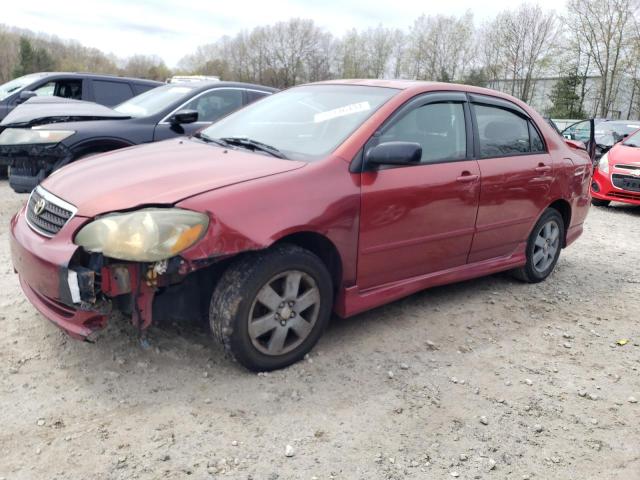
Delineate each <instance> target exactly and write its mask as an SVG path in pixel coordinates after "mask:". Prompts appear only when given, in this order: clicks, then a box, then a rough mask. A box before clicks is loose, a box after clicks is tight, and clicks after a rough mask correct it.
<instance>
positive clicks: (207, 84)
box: [165, 81, 278, 93]
mask: <svg viewBox="0 0 640 480" xmlns="http://www.w3.org/2000/svg"><path fill="white" fill-rule="evenodd" d="M165 85H171V86H172V87H176V86H181V87H187V88H191V89H194V90H207V89H209V88H222V87H227V88H246V89H249V90H259V91H261V92H269V93H274V92H277V91H278V89H277V88H273V87H265V86H264V85H256V84H253V83H242V82H221V81H201V82H176V83H166V84H165Z"/></svg>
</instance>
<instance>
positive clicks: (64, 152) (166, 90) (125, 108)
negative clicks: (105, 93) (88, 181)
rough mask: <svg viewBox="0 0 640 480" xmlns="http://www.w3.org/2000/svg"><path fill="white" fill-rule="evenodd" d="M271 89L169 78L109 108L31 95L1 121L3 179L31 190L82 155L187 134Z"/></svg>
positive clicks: (0, 139)
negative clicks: (5, 174) (5, 167)
mask: <svg viewBox="0 0 640 480" xmlns="http://www.w3.org/2000/svg"><path fill="white" fill-rule="evenodd" d="M274 92H276V89H274V88H270V87H263V86H261V85H251V84H247V83H237V82H191V83H171V84H166V85H164V86H162V87H158V88H154V89H153V90H150V91H148V92H145V93H143V94H142V95H138V96H137V97H134V98H132V99H130V100H127V101H126V102H123V103H121V104H120V105H118V106H116V107H114V108H108V107H105V106H103V105H98V104H96V103H89V102H82V101H77V100H69V99H60V100H54V101H53V102H52V101H51V100H52V99H51V97H49V98H44V97H37V98H32V99H29V100H28V101H26V102H25V103H24V104H23V105H20V107H18V108H16V109H15V110H14V111H13V112H11V113H10V114H9V115H7V117H6V118H5V119H4V120H3V121H2V122H0V130H1V131H2V132H1V133H0V165H9V166H10V171H9V184H10V185H11V188H13V190H15V191H16V192H18V193H26V192H30V191H31V190H32V189H33V188H34V187H35V186H36V185H37V184H38V183H40V182H41V181H42V180H44V179H45V178H46V177H47V176H48V175H49V174H51V173H52V172H53V171H55V170H57V169H59V168H61V167H63V166H64V165H67V164H68V163H70V162H74V161H76V160H78V159H80V158H84V157H87V156H91V155H95V154H97V153H102V152H108V151H111V150H116V149H118V148H123V147H130V146H133V145H139V144H142V143H149V142H157V141H160V140H166V139H168V138H172V137H176V136H181V135H192V134H194V133H196V132H197V131H198V130H200V129H201V128H204V127H205V126H207V125H209V124H211V123H212V122H215V121H216V120H218V119H219V118H221V117H223V116H225V115H227V114H228V113H231V112H233V111H234V110H237V109H239V108H242V107H243V106H244V105H247V104H249V103H251V102H254V101H256V100H259V99H260V98H263V97H265V96H267V95H270V94H272V93H274Z"/></svg>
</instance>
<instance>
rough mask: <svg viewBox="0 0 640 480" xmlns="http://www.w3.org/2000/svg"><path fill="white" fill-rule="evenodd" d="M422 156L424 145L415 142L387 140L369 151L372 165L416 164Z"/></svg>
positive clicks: (368, 162)
mask: <svg viewBox="0 0 640 480" xmlns="http://www.w3.org/2000/svg"><path fill="white" fill-rule="evenodd" d="M421 158H422V146H421V145H420V144H419V143H415V142H385V143H381V144H380V145H376V146H375V147H373V148H372V149H371V150H369V151H368V152H367V155H366V162H367V164H372V165H416V164H418V163H420V159H421Z"/></svg>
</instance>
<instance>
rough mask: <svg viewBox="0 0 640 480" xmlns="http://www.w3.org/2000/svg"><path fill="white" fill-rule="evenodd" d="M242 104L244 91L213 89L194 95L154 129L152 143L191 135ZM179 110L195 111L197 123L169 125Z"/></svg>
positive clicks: (238, 89)
mask: <svg viewBox="0 0 640 480" xmlns="http://www.w3.org/2000/svg"><path fill="white" fill-rule="evenodd" d="M243 104H244V89H241V88H227V87H222V88H215V89H212V90H207V91H205V92H202V93H200V94H198V95H196V96H195V97H194V98H192V99H191V100H188V101H187V102H185V103H183V104H182V105H181V106H180V107H178V108H176V109H175V110H174V111H173V112H171V113H170V114H169V115H167V116H166V117H165V118H164V119H163V120H162V121H161V122H160V123H158V125H157V126H156V129H155V134H154V141H158V140H165V139H167V138H172V137H175V136H179V135H192V134H193V133H195V132H196V131H198V130H200V129H201V128H203V127H206V126H207V125H210V124H211V123H213V122H215V121H216V120H218V119H219V118H222V117H224V116H225V115H227V114H229V113H231V112H233V111H234V110H237V109H238V108H241V107H242V105H243ZM180 110H195V111H197V112H198V121H197V122H194V123H188V124H183V125H174V124H172V123H171V117H172V116H173V114H174V113H176V112H178V111H180Z"/></svg>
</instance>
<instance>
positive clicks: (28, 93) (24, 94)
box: [16, 90, 38, 103]
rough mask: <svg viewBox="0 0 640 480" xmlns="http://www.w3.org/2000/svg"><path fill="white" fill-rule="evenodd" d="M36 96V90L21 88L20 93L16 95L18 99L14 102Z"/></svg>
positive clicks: (22, 101) (21, 101) (24, 100)
mask: <svg viewBox="0 0 640 480" xmlns="http://www.w3.org/2000/svg"><path fill="white" fill-rule="evenodd" d="M37 96H38V94H37V93H36V92H32V91H30V90H23V91H22V92H20V95H18V99H17V101H16V103H24V102H26V101H27V100H29V99H30V98H33V97H37Z"/></svg>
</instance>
